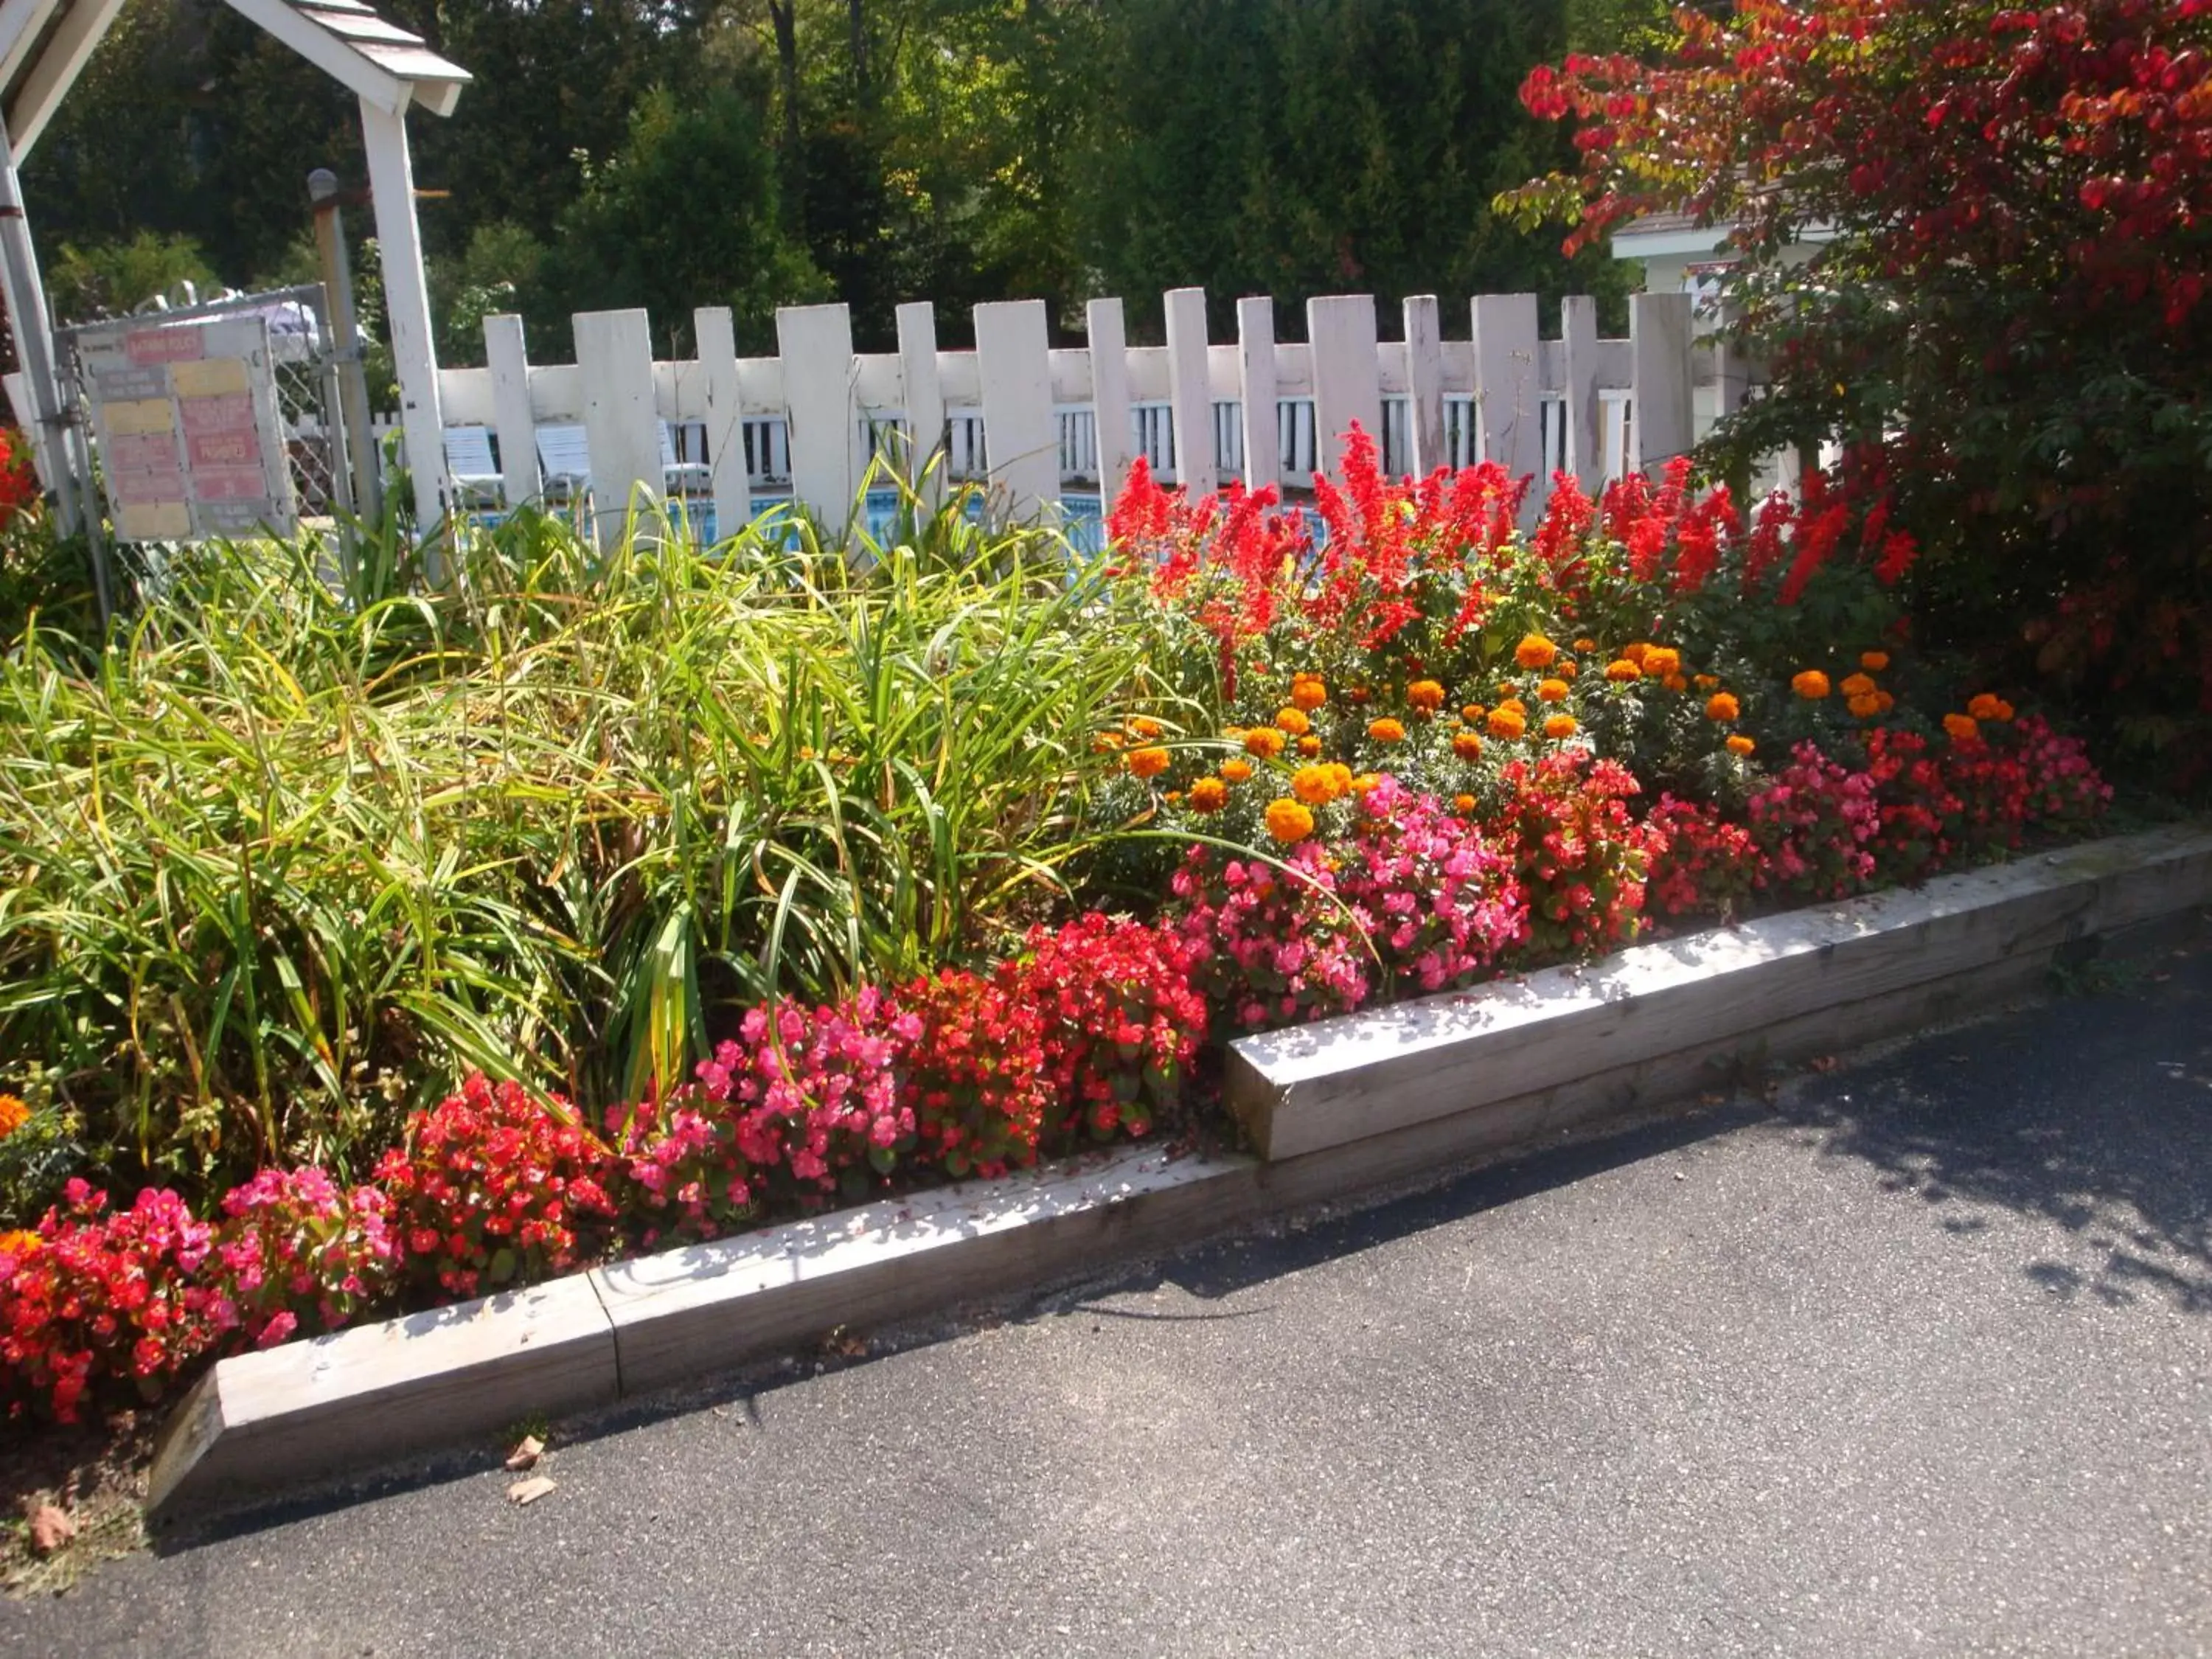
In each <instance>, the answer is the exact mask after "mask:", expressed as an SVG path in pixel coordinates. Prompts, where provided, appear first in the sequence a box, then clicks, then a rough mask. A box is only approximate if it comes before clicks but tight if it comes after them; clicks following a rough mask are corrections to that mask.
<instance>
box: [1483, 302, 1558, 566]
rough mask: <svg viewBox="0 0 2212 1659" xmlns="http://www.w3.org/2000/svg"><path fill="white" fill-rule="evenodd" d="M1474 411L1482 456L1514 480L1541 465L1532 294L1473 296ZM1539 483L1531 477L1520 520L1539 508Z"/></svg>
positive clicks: (1541, 499)
mask: <svg viewBox="0 0 2212 1659" xmlns="http://www.w3.org/2000/svg"><path fill="white" fill-rule="evenodd" d="M1473 309H1474V410H1475V423H1476V428H1477V430H1479V431H1480V433H1481V435H1482V456H1483V459H1485V460H1489V461H1496V462H1498V464H1499V465H1502V466H1504V468H1505V470H1506V471H1508V472H1510V474H1512V476H1513V477H1515V478H1516V479H1520V478H1529V477H1535V475H1536V474H1538V473H1539V472H1541V471H1543V467H1544V414H1543V397H1542V393H1543V384H1542V380H1543V377H1542V374H1541V371H1540V369H1539V368H1538V364H1537V351H1536V347H1537V333H1536V296H1535V295H1533V294H1483V295H1476V296H1475V301H1474V307H1473ZM1546 493H1547V492H1546V489H1545V481H1544V480H1543V479H1542V478H1540V477H1539V478H1536V482H1535V483H1534V486H1533V487H1532V488H1531V489H1529V491H1528V497H1527V499H1526V501H1524V502H1523V504H1522V509H1521V516H1522V522H1523V523H1524V524H1533V523H1534V522H1535V519H1536V515H1537V514H1538V513H1541V511H1542V510H1543V506H1544V497H1545V495H1546Z"/></svg>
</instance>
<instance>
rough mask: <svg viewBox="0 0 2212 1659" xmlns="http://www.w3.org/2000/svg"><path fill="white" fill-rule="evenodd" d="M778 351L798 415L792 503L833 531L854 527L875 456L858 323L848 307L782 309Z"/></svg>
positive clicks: (788, 404) (786, 397) (789, 400)
mask: <svg viewBox="0 0 2212 1659" xmlns="http://www.w3.org/2000/svg"><path fill="white" fill-rule="evenodd" d="M775 339H776V349H777V350H778V352H779V354H780V355H781V356H782V358H783V404H784V408H785V409H786V410H787V411H789V415H790V432H791V494H792V498H793V500H794V501H797V502H798V503H799V505H800V506H801V507H805V509H806V510H807V511H808V512H810V513H812V514H813V515H814V516H815V517H816V518H817V519H818V520H821V521H822V523H823V525H824V526H828V527H829V529H831V530H833V531H834V530H842V529H843V528H844V527H845V526H847V525H848V524H849V523H850V522H851V521H852V518H853V515H854V512H855V510H856V509H857V507H859V504H860V481H861V479H862V478H863V477H866V474H867V466H868V457H867V456H866V453H863V451H862V449H861V446H860V407H859V405H858V404H857V403H856V402H855V401H854V397H853V376H854V363H853V317H852V313H850V312H849V311H848V310H847V309H846V308H845V307H843V306H842V305H828V306H781V307H777V309H776V313H775Z"/></svg>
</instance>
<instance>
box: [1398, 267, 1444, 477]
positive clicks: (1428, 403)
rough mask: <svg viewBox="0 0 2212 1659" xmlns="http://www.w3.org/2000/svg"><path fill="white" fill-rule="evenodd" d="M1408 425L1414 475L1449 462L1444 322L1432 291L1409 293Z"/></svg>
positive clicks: (1420, 475)
mask: <svg viewBox="0 0 2212 1659" xmlns="http://www.w3.org/2000/svg"><path fill="white" fill-rule="evenodd" d="M1405 313H1406V428H1407V436H1408V437H1410V438H1411V439H1412V440H1413V443H1412V445H1411V448H1412V450H1413V456H1412V465H1411V466H1410V467H1409V468H1408V471H1411V472H1412V473H1413V476H1414V477H1417V478H1418V477H1425V476H1426V475H1427V474H1429V473H1431V472H1433V471H1436V470H1437V468H1438V467H1440V466H1447V465H1450V458H1449V456H1448V455H1447V454H1446V453H1445V452H1444V349H1443V320H1442V317H1441V313H1439V312H1438V310H1437V296H1436V295H1433V294H1413V295H1407V299H1406V304H1405Z"/></svg>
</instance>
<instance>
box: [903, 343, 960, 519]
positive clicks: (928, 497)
mask: <svg viewBox="0 0 2212 1659" xmlns="http://www.w3.org/2000/svg"><path fill="white" fill-rule="evenodd" d="M896 316H897V319H898V348H899V380H900V381H901V383H902V392H901V395H902V398H903V400H904V402H905V404H906V429H907V433H908V436H909V437H910V438H911V439H912V441H913V447H912V453H909V454H908V457H907V458H906V468H907V482H908V483H910V484H912V485H914V486H915V488H916V489H919V490H920V491H921V495H922V498H923V499H924V500H925V501H927V502H928V503H929V506H930V509H931V511H933V512H934V511H935V510H936V509H937V508H938V507H939V506H941V505H942V504H943V502H944V501H945V469H946V468H947V467H948V466H949V465H951V456H950V455H948V454H946V453H945V382H944V381H943V380H942V379H940V378H939V375H938V373H937V307H934V306H933V305H932V304H930V302H929V301H927V300H916V301H913V302H911V303H910V304H908V305H902V306H901V307H899V308H898V310H897V312H896ZM933 460H934V461H936V463H937V465H931V464H930V463H931V462H932V461H933Z"/></svg>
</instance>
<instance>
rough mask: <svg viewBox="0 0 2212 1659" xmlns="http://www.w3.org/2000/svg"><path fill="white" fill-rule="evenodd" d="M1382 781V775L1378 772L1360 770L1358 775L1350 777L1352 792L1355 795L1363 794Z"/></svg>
mask: <svg viewBox="0 0 2212 1659" xmlns="http://www.w3.org/2000/svg"><path fill="white" fill-rule="evenodd" d="M1382 781H1383V775H1382V774H1381V773H1380V772H1362V773H1361V774H1360V775H1358V777H1356V778H1354V779H1352V793H1353V794H1355V795H1364V794H1365V793H1367V792H1368V791H1369V790H1370V789H1372V788H1373V787H1375V786H1376V784H1378V783H1380V782H1382Z"/></svg>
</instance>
